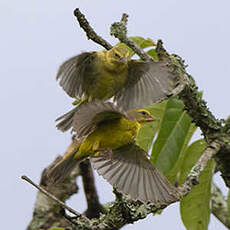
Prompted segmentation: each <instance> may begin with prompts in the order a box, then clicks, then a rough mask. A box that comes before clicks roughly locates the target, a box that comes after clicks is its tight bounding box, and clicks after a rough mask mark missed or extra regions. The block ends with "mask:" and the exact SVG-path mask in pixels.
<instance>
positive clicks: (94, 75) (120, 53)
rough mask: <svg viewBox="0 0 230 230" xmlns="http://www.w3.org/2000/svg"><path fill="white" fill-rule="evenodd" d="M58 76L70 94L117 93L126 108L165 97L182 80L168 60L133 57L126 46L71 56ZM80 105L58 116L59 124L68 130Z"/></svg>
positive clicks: (83, 96) (98, 95)
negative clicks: (131, 58) (139, 59)
mask: <svg viewBox="0 0 230 230" xmlns="http://www.w3.org/2000/svg"><path fill="white" fill-rule="evenodd" d="M57 80H59V84H60V86H61V87H62V88H63V89H64V91H65V92H66V93H67V94H68V95H69V96H70V97H73V98H78V97H80V98H81V103H84V102H85V101H87V102H89V101H92V100H95V99H100V100H104V101H105V100H108V99H110V98H111V97H114V101H115V102H116V103H117V105H118V106H119V107H121V108H123V109H124V110H125V111H126V110H128V109H135V108H142V107H143V106H144V105H150V104H152V103H156V102H159V101H162V100H163V99H165V98H166V97H168V96H170V95H171V94H172V91H173V89H174V88H175V87H176V86H177V85H178V84H179V79H178V77H177V75H175V74H173V71H172V69H171V68H170V67H169V65H168V61H167V60H160V61H158V62H153V61H152V62H150V61H149V62H143V61H137V60H130V57H129V51H128V50H127V49H126V48H125V47H123V46H115V47H114V48H112V49H111V50H108V51H107V50H104V51H101V52H85V53H82V54H80V55H77V56H75V57H72V58H70V59H69V60H67V61H66V62H64V63H63V64H62V65H61V66H60V68H59V71H58V73H57ZM77 109H78V107H75V108H74V109H72V110H71V111H70V112H68V113H66V114H64V115H63V116H61V117H59V118H57V121H59V123H58V124H57V128H58V129H60V130H62V131H66V130H68V129H69V128H70V127H71V126H72V121H73V116H74V113H75V112H76V111H77Z"/></svg>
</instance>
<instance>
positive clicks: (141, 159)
mask: <svg viewBox="0 0 230 230" xmlns="http://www.w3.org/2000/svg"><path fill="white" fill-rule="evenodd" d="M111 151H112V150H110V151H107V152H104V153H101V154H100V156H98V157H91V159H90V160H91V163H92V165H93V167H94V168H95V169H96V170H97V171H98V173H99V174H100V175H102V176H103V177H104V178H105V179H106V180H107V181H108V182H109V183H110V184H111V185H112V186H114V187H115V188H116V189H117V190H118V191H120V192H122V193H124V194H126V195H129V196H130V197H131V198H132V199H134V200H136V199H137V200H140V201H143V202H152V203H158V202H161V203H166V204H168V203H171V202H173V201H175V200H177V199H178V193H177V190H176V188H175V187H174V186H173V185H172V184H171V183H170V182H169V181H168V180H167V179H166V178H165V177H164V176H163V175H162V174H161V173H160V172H159V171H158V170H157V169H156V168H155V167H154V165H153V164H152V163H151V162H150V161H149V159H148V158H147V155H146V152H145V151H144V150H143V149H141V148H140V147H138V146H137V145H135V144H129V145H127V146H124V147H122V148H119V149H116V150H113V151H112V152H111ZM99 162H100V163H99ZM109 165H110V166H109ZM104 167H105V169H106V170H104V169H103V168H104Z"/></svg>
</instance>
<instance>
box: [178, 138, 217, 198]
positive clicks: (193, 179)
mask: <svg viewBox="0 0 230 230" xmlns="http://www.w3.org/2000/svg"><path fill="white" fill-rule="evenodd" d="M220 146H221V145H220V143H219V142H218V141H217V140H216V141H214V142H212V143H211V144H210V145H208V146H207V147H206V149H205V151H204V153H203V154H202V155H201V157H200V159H199V160H198V161H197V163H196V164H195V165H194V166H193V167H192V169H191V171H190V173H189V174H188V176H187V178H186V181H185V183H184V184H182V185H181V186H180V187H179V188H178V189H179V191H180V193H181V197H184V196H185V195H187V194H188V193H189V192H190V190H191V188H192V186H193V185H196V184H198V183H199V180H198V179H199V176H200V173H201V172H202V171H203V170H204V168H205V167H206V165H207V164H208V162H209V160H211V158H212V157H214V156H215V154H216V153H218V152H219V150H220Z"/></svg>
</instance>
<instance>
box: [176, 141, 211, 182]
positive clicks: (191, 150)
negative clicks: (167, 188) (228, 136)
mask: <svg viewBox="0 0 230 230" xmlns="http://www.w3.org/2000/svg"><path fill="white" fill-rule="evenodd" d="M205 147H206V142H205V140H204V139H199V140H197V141H194V142H193V143H192V144H191V145H189V146H188V147H187V149H186V151H185V157H184V161H183V163H182V166H181V169H180V170H181V173H180V180H179V183H180V184H182V183H184V182H185V179H186V177H187V175H188V174H189V172H190V171H191V169H192V167H193V166H194V165H195V163H196V162H197V161H198V159H199V158H200V156H201V154H202V153H203V152H204V150H205Z"/></svg>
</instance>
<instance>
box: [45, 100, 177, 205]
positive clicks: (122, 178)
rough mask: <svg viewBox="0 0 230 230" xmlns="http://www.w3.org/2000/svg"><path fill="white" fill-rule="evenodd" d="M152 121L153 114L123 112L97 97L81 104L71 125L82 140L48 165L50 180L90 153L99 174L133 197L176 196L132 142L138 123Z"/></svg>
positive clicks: (56, 179)
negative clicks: (52, 163) (62, 156)
mask: <svg viewBox="0 0 230 230" xmlns="http://www.w3.org/2000/svg"><path fill="white" fill-rule="evenodd" d="M152 121H154V118H153V116H152V115H151V114H150V113H149V112H148V111H147V110H144V109H136V110H129V111H127V112H123V111H122V109H120V108H119V107H116V106H115V105H113V104H112V103H110V102H102V101H97V100H95V101H94V102H91V103H86V104H83V105H82V106H80V107H79V109H78V110H77V111H76V113H75V115H74V119H73V128H74V130H75V131H76V132H77V134H78V137H79V138H83V141H82V142H81V144H79V145H78V146H76V148H75V149H74V150H73V151H72V152H71V153H69V154H67V155H66V156H64V158H63V159H62V160H61V161H60V162H59V163H57V165H55V166H54V167H53V168H51V171H50V172H49V173H48V176H49V178H50V180H51V181H53V183H56V182H60V181H61V180H63V179H64V177H65V176H66V175H68V173H70V171H71V170H72V169H73V167H75V166H76V163H78V162H80V161H82V160H83V159H85V158H87V157H90V160H91V162H92V165H93V167H94V169H96V170H97V171H98V173H99V174H100V175H102V176H103V177H104V178H105V179H106V180H107V181H108V182H109V183H110V184H111V185H112V186H114V187H115V188H116V189H117V190H118V191H120V192H122V193H124V194H126V195H129V196H130V197H131V198H132V199H134V200H140V201H143V202H152V203H157V202H163V203H164V202H165V203H169V202H171V201H173V200H175V199H177V198H178V195H177V190H176V188H175V187H174V186H173V185H172V184H170V182H169V181H168V180H167V179H166V178H165V177H164V176H163V175H162V174H161V173H160V172H159V171H158V170H157V169H156V168H155V167H154V165H153V164H152V163H151V162H150V160H149V159H148V157H147V153H146V152H145V151H144V150H143V149H141V148H140V147H138V146H137V145H136V144H135V139H136V136H137V134H138V131H139V129H140V127H141V125H142V124H143V123H145V122H152Z"/></svg>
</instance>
